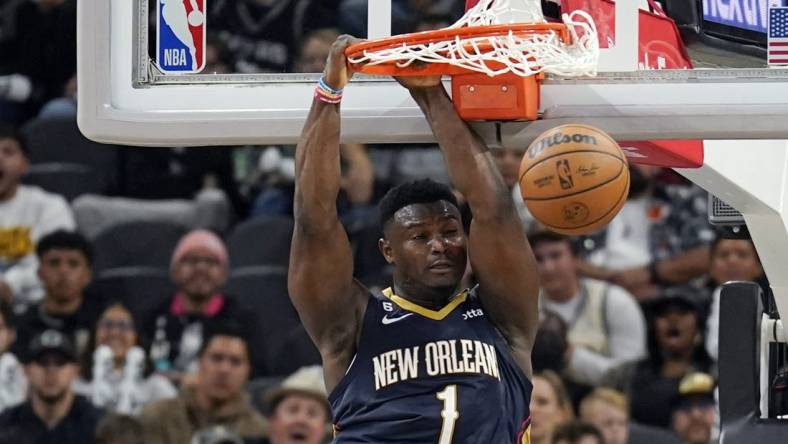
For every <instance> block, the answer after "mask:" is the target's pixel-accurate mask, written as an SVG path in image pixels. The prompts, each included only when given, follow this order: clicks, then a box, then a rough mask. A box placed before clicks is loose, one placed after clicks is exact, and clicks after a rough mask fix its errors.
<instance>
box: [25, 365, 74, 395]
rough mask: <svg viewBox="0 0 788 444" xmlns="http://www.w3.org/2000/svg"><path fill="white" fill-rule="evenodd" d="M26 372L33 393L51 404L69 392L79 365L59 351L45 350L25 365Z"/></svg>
mask: <svg viewBox="0 0 788 444" xmlns="http://www.w3.org/2000/svg"><path fill="white" fill-rule="evenodd" d="M25 374H26V375H27V380H28V382H29V383H30V389H31V392H32V394H33V395H34V396H36V397H37V398H38V399H40V400H41V401H44V402H46V403H50V404H51V403H55V402H57V401H59V400H61V399H63V397H64V396H65V395H66V394H67V393H68V390H69V387H71V382H72V381H73V380H74V378H76V376H77V366H76V365H75V364H74V363H72V362H70V361H68V360H67V359H66V358H65V357H64V356H62V355H61V354H60V353H58V352H45V353H44V354H43V355H41V356H40V357H38V358H36V360H35V361H33V362H31V363H30V364H28V365H27V366H25Z"/></svg>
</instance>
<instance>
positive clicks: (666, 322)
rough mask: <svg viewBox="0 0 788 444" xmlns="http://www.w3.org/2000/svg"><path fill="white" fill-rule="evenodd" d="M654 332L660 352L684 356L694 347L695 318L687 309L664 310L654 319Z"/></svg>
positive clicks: (696, 325)
mask: <svg viewBox="0 0 788 444" xmlns="http://www.w3.org/2000/svg"><path fill="white" fill-rule="evenodd" d="M654 332H655V334H656V336H657V345H658V346H659V348H660V349H661V350H663V351H665V352H667V353H669V354H684V353H686V352H688V351H690V350H692V349H693V348H694V347H695V340H696V337H697V335H698V321H697V317H696V316H695V313H694V312H693V311H691V310H689V309H687V308H683V307H678V306H677V307H670V308H666V309H665V310H664V311H663V312H662V313H659V314H658V315H657V316H656V317H655V318H654Z"/></svg>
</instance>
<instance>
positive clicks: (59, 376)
mask: <svg viewBox="0 0 788 444" xmlns="http://www.w3.org/2000/svg"><path fill="white" fill-rule="evenodd" d="M78 371H79V366H78V365H77V354H76V350H75V349H74V346H73V345H72V344H71V341H70V340H69V338H68V336H66V335H65V334H63V333H61V332H59V331H57V330H46V331H44V332H42V333H40V334H39V335H37V336H36V337H35V338H33V340H32V341H31V343H30V346H29V348H28V353H27V354H26V356H25V373H26V375H27V379H28V382H29V384H30V395H29V399H28V401H27V402H25V403H24V404H21V405H19V406H17V407H14V408H11V409H9V410H6V411H5V412H4V413H3V414H2V415H0V442H3V443H5V442H15V443H18V442H20V440H28V441H29V442H31V443H36V444H50V443H51V444H72V443H73V444H90V443H93V442H94V436H95V432H96V425H97V424H98V422H99V420H100V419H101V416H102V411H101V410H99V409H96V408H95V407H93V405H92V404H91V403H90V401H88V400H87V399H85V398H83V397H81V396H77V395H75V394H74V392H73V391H72V390H71V384H72V382H73V381H74V379H75V378H76V377H77V373H78ZM21 442H25V441H21Z"/></svg>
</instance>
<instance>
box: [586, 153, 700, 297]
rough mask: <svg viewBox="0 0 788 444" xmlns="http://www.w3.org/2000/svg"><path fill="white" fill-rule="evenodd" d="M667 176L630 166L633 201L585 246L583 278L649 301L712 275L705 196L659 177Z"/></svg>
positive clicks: (656, 170)
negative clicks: (606, 284) (614, 285)
mask: <svg viewBox="0 0 788 444" xmlns="http://www.w3.org/2000/svg"><path fill="white" fill-rule="evenodd" d="M668 174H671V173H669V172H667V170H663V169H662V168H659V167H654V166H646V165H634V164H633V165H630V180H631V183H630V187H629V198H628V200H627V202H626V203H625V204H624V207H623V208H622V209H621V212H620V213H619V214H618V215H617V216H616V218H615V219H613V221H612V222H611V223H610V224H609V225H608V226H607V227H606V228H605V229H603V230H601V231H599V232H597V233H594V234H593V235H591V236H588V237H586V238H584V239H583V240H582V242H581V244H582V247H583V249H584V252H583V253H582V256H584V257H585V258H587V261H583V262H581V263H580V269H581V272H582V273H583V274H584V275H586V276H588V277H591V278H595V279H600V280H604V281H608V282H611V283H614V284H616V285H619V286H621V287H623V288H625V289H626V290H628V291H629V292H630V293H632V295H634V296H635V297H636V298H638V299H639V300H647V299H653V298H655V297H657V296H659V294H660V293H661V291H662V290H663V289H665V288H669V287H674V286H680V285H685V284H688V283H692V282H693V281H694V280H695V279H696V278H699V277H701V276H703V275H704V274H705V273H706V272H707V271H708V269H709V244H710V243H711V241H712V240H713V239H714V231H713V229H712V227H711V225H709V222H708V219H707V209H706V206H707V193H706V191H704V190H703V189H701V188H700V187H698V186H696V185H693V184H689V183H686V182H681V183H669V182H668V179H663V178H662V177H661V176H665V175H668ZM702 295H703V293H697V296H699V297H700V296H702ZM699 302H707V301H699Z"/></svg>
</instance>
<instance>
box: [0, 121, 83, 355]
mask: <svg viewBox="0 0 788 444" xmlns="http://www.w3.org/2000/svg"><path fill="white" fill-rule="evenodd" d="M27 155H28V153H27V144H26V141H25V139H24V137H23V136H22V135H21V134H20V133H19V132H17V131H16V130H15V129H14V128H13V127H10V126H7V125H3V124H2V123H0V299H6V300H8V301H10V302H12V304H13V305H14V311H15V312H16V313H21V312H23V311H24V310H25V309H26V308H28V307H29V306H30V305H32V304H33V303H35V302H38V301H40V300H41V298H42V297H43V294H44V291H43V289H42V287H41V282H40V281H39V279H38V276H37V275H36V271H37V269H38V262H37V260H36V255H35V248H36V243H38V242H39V240H40V239H41V238H42V237H43V236H44V235H46V234H49V233H51V232H53V231H55V230H58V229H65V230H73V229H74V228H75V226H76V224H75V223H74V216H73V215H72V214H71V209H70V208H69V207H68V203H67V202H66V200H65V199H63V197H61V196H58V195H56V194H51V193H48V192H46V191H44V190H42V189H41V188H39V187H35V186H29V185H21V184H20V181H21V179H22V176H24V175H25V173H26V172H27V170H28V168H29V167H30V163H29V160H28V157H27ZM27 339H28V340H29V338H27Z"/></svg>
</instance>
